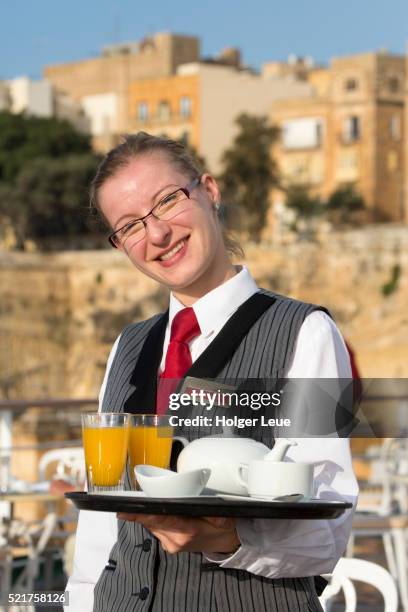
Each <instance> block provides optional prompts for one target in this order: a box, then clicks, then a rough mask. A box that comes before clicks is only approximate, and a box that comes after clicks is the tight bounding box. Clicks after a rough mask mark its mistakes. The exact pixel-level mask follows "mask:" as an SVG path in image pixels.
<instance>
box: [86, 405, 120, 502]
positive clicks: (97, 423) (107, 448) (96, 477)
mask: <svg viewBox="0 0 408 612" xmlns="http://www.w3.org/2000/svg"><path fill="white" fill-rule="evenodd" d="M129 423H130V415H129V414H127V413H123V412H122V413H118V412H93V413H88V414H83V415H82V440H83V445H84V453H85V465H86V477H87V484H88V493H106V492H109V491H122V490H123V486H124V478H125V468H126V459H127V453H128V446H129Z"/></svg>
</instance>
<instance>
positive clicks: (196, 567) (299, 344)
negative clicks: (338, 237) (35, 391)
mask: <svg viewBox="0 0 408 612" xmlns="http://www.w3.org/2000/svg"><path fill="white" fill-rule="evenodd" d="M91 197H92V203H93V205H94V206H95V207H96V208H97V209H98V210H99V211H100V212H101V214H102V216H103V217H104V219H105V220H106V221H107V223H108V224H109V226H110V227H111V228H112V233H111V235H110V241H111V243H112V244H113V246H115V247H116V248H119V249H120V250H122V251H123V252H124V253H125V254H126V256H127V257H128V258H129V259H130V260H131V261H132V263H133V264H134V266H135V267H136V268H137V269H138V270H140V271H141V272H142V273H144V274H146V275H148V276H150V277H151V278H154V279H155V280H156V281H157V282H158V283H160V285H162V286H164V287H166V288H168V289H169V290H170V292H171V295H170V304H169V310H168V312H167V313H164V314H159V315H155V316H154V317H152V318H151V319H149V320H147V321H144V322H142V323H137V324H133V325H130V326H128V327H127V328H126V329H125V330H124V331H123V333H122V334H121V335H120V337H119V338H118V340H117V341H116V343H115V345H114V347H113V349H112V352H111V355H110V358H109V362H108V368H107V373H106V375H105V379H104V383H103V386H102V390H101V410H103V411H113V410H126V411H128V412H135V411H137V410H139V411H141V412H146V411H148V410H147V409H150V410H152V411H154V410H155V408H156V407H157V408H158V410H159V411H160V410H162V406H160V397H159V398H157V385H156V382H157V375H161V376H163V375H164V376H170V377H182V376H184V375H185V374H186V373H188V374H189V375H194V376H199V377H202V378H205V377H206V378H209V377H213V378H214V377H219V378H228V379H231V378H234V379H235V378H239V379H241V378H244V379H245V378H247V379H249V378H250V379H259V378H268V377H269V378H281V377H283V376H286V377H292V378H295V377H299V378H300V377H327V378H329V377H344V378H350V365H349V360H348V356H347V352H346V349H345V346H344V343H343V340H342V338H341V336H340V334H339V332H338V331H337V329H336V327H335V325H334V323H333V322H332V320H331V318H330V317H329V316H328V315H327V314H326V313H325V312H324V311H323V310H322V309H321V308H319V307H316V306H312V305H309V304H303V303H301V302H297V301H295V300H291V299H289V298H285V297H282V296H277V295H274V294H272V293H270V292H267V291H264V290H259V289H258V287H257V286H256V284H255V282H254V280H253V279H252V277H251V276H250V274H249V272H248V270H247V269H246V268H244V267H239V266H234V265H232V263H231V260H230V257H229V252H228V250H229V249H231V248H232V247H233V245H232V243H231V242H230V241H229V239H228V238H226V237H225V234H224V232H223V229H222V227H221V224H220V221H219V218H218V210H219V206H220V192H219V188H218V186H217V183H216V181H215V180H214V179H213V178H212V177H211V175H209V174H207V173H204V174H203V173H202V172H201V170H200V168H198V167H197V165H196V162H195V161H194V160H193V159H192V158H191V156H190V155H189V154H188V152H187V151H186V150H185V149H184V147H183V146H182V145H180V144H179V143H176V142H174V141H171V140H168V139H165V138H158V137H154V136H150V135H148V134H145V133H142V132H141V133H139V134H137V135H133V136H128V137H126V138H125V141H124V143H123V144H121V145H119V146H118V147H116V148H115V149H113V150H112V151H111V152H110V153H108V155H107V156H106V157H105V159H104V160H103V161H102V163H101V165H100V167H99V169H98V171H97V174H96V176H95V179H94V181H93V184H92V189H91ZM180 329H181V332H180ZM177 334H179V335H178V336H177ZM180 334H181V335H180ZM264 429H265V428H264ZM208 433H209V432H208V431H206V430H205V428H203V429H202V431H201V432H200V435H206V434H208ZM183 434H184V435H185V436H187V437H190V432H189V431H188V430H185V431H184V432H183ZM265 435H266V434H265ZM264 441H266V442H267V443H270V439H269V438H268V439H264ZM315 442H316V441H313V440H310V439H309V440H306V439H305V440H302V441H300V443H299V445H298V446H297V447H295V450H293V451H292V453H291V456H292V458H293V459H295V460H302V459H303V460H305V459H306V460H308V461H324V460H325V459H327V458H328V457H330V460H331V461H332V462H334V463H335V464H336V465H337V467H338V470H337V474H336V476H335V477H334V479H333V481H332V482H327V481H322V482H320V483H318V484H319V490H318V493H319V494H322V493H325V492H326V493H327V492H329V493H330V494H333V495H335V496H336V497H337V498H343V499H347V500H355V496H356V493H357V491H356V483H355V479H354V476H353V472H352V468H351V461H350V454H349V448H348V441H347V440H340V439H337V440H319V443H318V444H316V443H315ZM122 519H124V520H122ZM350 520H351V516H350V513H348V514H346V515H344V516H343V517H341V518H340V519H337V520H335V521H289V520H287V521H286V520H279V521H261V520H259V521H252V520H237V521H235V520H233V519H206V518H202V519H192V518H190V519H187V518H181V517H151V516H142V515H140V516H137V515H134V516H127V515H124V516H122V517H120V520H119V521H118V523H116V520H115V517H113V516H112V515H109V514H107V515H103V514H100V513H81V517H80V521H79V526H78V535H77V546H76V560H75V569H74V573H73V576H72V577H71V579H70V581H69V584H68V586H67V590H68V591H70V598H71V604H70V605H71V608H72V609H74V610H78V612H79V611H81V612H85V611H87V610H91V609H92V606H93V609H94V610H95V611H97V612H102V611H105V610H106V611H109V612H111V611H116V610H117V611H121V610H123V611H125V610H162V611H166V612H172V611H174V612H182V611H183V610H186V611H187V610H188V611H189V612H194V611H200V612H204V611H208V610H211V611H212V610H222V611H223V612H224V611H226V610H231V611H233V612H239V611H240V610H242V611H243V610H245V611H247V610H254V611H255V610H256V612H263V611H266V610H268V611H270V610H279V611H280V610H282V611H289V610H290V612H293V611H295V610H307V609H309V610H320V609H321V608H320V605H319V602H318V598H317V594H316V591H315V585H314V580H313V576H315V575H317V574H319V573H324V572H330V571H331V570H332V569H333V567H334V565H335V564H336V562H337V560H338V558H339V557H340V556H341V555H342V553H343V552H344V549H345V546H346V541H347V538H348V533H349V529H350ZM95 584H96V586H95ZM94 587H95V590H94Z"/></svg>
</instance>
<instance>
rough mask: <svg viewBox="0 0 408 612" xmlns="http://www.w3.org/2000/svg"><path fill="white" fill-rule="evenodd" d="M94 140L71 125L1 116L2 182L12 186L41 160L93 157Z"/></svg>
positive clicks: (42, 119) (30, 118)
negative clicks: (30, 164)
mask: <svg viewBox="0 0 408 612" xmlns="http://www.w3.org/2000/svg"><path fill="white" fill-rule="evenodd" d="M91 152H92V148H91V143H90V137H89V136H88V135H87V134H82V133H80V132H77V131H76V130H75V128H74V127H73V126H72V125H71V124H70V123H68V122H67V121H61V120H59V119H54V118H51V119H46V118H42V117H25V116H24V115H21V114H20V115H13V114H11V113H7V112H0V181H5V182H7V183H11V182H13V181H14V180H15V178H16V177H17V175H18V174H19V172H20V171H21V169H22V168H23V166H24V165H25V164H26V163H27V162H29V161H30V160H32V159H36V158H38V157H49V158H53V159H55V158H60V157H64V156H65V155H73V154H82V153H91Z"/></svg>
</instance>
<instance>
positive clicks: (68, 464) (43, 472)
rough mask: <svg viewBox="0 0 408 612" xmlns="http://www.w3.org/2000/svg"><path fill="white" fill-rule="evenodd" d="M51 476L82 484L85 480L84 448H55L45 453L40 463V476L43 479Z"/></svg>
mask: <svg viewBox="0 0 408 612" xmlns="http://www.w3.org/2000/svg"><path fill="white" fill-rule="evenodd" d="M51 466H52V469H50V468H51ZM50 476H52V477H53V478H61V479H63V480H67V481H68V482H71V483H73V484H78V486H82V483H83V482H84V480H85V458H84V451H83V448H80V447H77V446H73V447H69V448H55V449H53V450H50V451H47V452H46V453H44V454H43V455H42V457H41V459H40V461H39V464H38V477H39V480H40V481H43V480H49V478H50Z"/></svg>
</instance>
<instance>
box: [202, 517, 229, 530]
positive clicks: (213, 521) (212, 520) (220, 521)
mask: <svg viewBox="0 0 408 612" xmlns="http://www.w3.org/2000/svg"><path fill="white" fill-rule="evenodd" d="M203 520H204V521H206V522H207V523H209V524H210V525H212V526H213V527H216V528H218V529H232V528H233V527H235V524H236V521H235V519H234V518H232V517H224V516H204V517H203Z"/></svg>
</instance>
